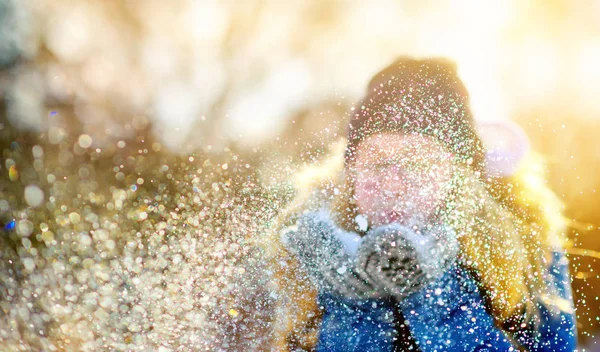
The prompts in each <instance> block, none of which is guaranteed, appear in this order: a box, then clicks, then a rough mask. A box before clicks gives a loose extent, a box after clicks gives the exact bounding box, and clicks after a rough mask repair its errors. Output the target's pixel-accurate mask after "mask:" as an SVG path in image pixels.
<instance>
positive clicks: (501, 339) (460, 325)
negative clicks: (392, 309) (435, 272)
mask: <svg viewBox="0 0 600 352" xmlns="http://www.w3.org/2000/svg"><path fill="white" fill-rule="evenodd" d="M398 305H399V307H400V309H401V310H402V313H403V314H404V317H405V319H406V321H407V322H408V326H409V328H410V331H411V333H412V335H413V337H414V338H415V340H416V341H417V344H418V345H419V348H420V349H421V350H422V351H424V352H428V351H516V348H515V346H514V345H513V343H512V342H511V339H510V338H509V337H508V336H507V335H506V334H505V333H504V332H503V331H502V330H501V329H499V328H498V327H496V326H495V325H494V320H493V319H492V316H491V315H489V314H488V313H487V311H486V309H485V303H484V301H483V299H482V298H481V294H480V292H479V289H478V287H477V284H476V281H475V280H474V279H473V278H472V277H471V276H470V275H469V273H468V272H467V270H466V269H465V268H463V267H462V266H460V265H458V264H455V265H453V266H452V267H451V268H450V269H448V270H447V271H446V272H445V273H444V275H443V276H442V277H441V278H440V279H438V280H436V281H434V282H433V283H431V284H430V285H428V286H427V287H425V288H424V289H422V290H421V291H419V292H417V293H415V294H414V295H411V296H410V297H407V298H405V299H404V300H401V301H399V303H398Z"/></svg>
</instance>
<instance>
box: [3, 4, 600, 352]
mask: <svg viewBox="0 0 600 352" xmlns="http://www.w3.org/2000/svg"><path fill="white" fill-rule="evenodd" d="M398 55H412V56H444V57H449V58H451V59H453V60H455V61H456V63H457V64H458V68H459V72H460V75H461V77H462V78H463V80H464V82H465V83H466V85H467V87H468V89H469V92H470V95H471V104H472V109H473V112H474V114H475V117H476V119H478V120H480V121H492V120H505V119H508V120H512V121H514V122H516V123H517V124H518V125H520V126H521V127H522V128H523V129H524V130H525V132H526V133H527V134H528V136H529V138H530V140H531V143H532V146H533V148H534V150H536V151H538V152H540V153H542V154H543V155H544V157H545V159H546V162H547V170H546V171H547V178H548V182H549V183H550V185H551V187H552V189H553V190H554V191H555V192H556V193H557V194H558V195H559V196H560V198H561V199H562V200H563V201H564V203H565V206H566V216H567V218H568V219H569V222H570V227H569V233H568V236H569V238H570V239H571V241H572V248H570V249H569V253H570V255H569V258H570V260H571V264H572V273H573V275H574V281H573V288H574V294H575V300H576V304H577V316H578V328H579V334H580V340H581V341H582V346H589V347H588V348H589V349H588V350H589V351H593V350H595V349H596V350H600V347H599V346H598V345H596V344H594V341H593V340H594V336H595V335H597V334H598V332H599V329H600V299H599V294H598V292H600V277H599V276H598V271H599V270H600V253H599V252H598V251H600V238H599V237H598V235H599V233H600V228H599V225H600V212H598V211H597V209H598V207H599V206H600V196H599V194H597V192H596V189H597V188H598V187H600V178H599V177H597V176H596V175H597V173H598V172H599V171H600V170H598V168H599V166H598V165H600V163H599V162H600V147H599V146H598V145H597V144H596V140H597V139H598V136H599V135H600V104H599V103H598V96H599V95H600V65H599V64H598V63H599V62H600V1H597V0H593V1H592V0H590V1H569V0H553V1H540V0H532V1H516V0H505V1H495V2H481V1H476V0H463V1H432V0H424V1H408V0H406V1H401V0H395V1H394V0H377V1H374V0H371V1H359V0H344V1H342V0H327V1H317V0H311V1H301V2H287V1H285V2H284V1H280V0H245V1H210V0H171V1H160V0H119V1H88V0H53V1H44V0H0V150H1V152H2V163H1V165H0V225H1V226H2V230H1V231H2V232H1V236H0V247H1V249H2V251H1V255H2V257H1V258H0V262H1V264H0V266H1V267H0V341H2V343H1V344H0V345H2V347H0V349H2V348H6V349H7V350H11V351H14V350H31V349H35V350H38V349H43V350H73V351H75V350H77V351H78V350H98V349H116V350H163V351H169V350H178V349H181V348H183V349H196V350H202V349H206V350H261V349H268V348H267V347H265V346H268V341H269V332H270V329H271V328H272V326H271V321H270V319H271V317H272V316H273V309H274V302H275V300H276V299H277V295H276V293H275V292H274V291H273V290H272V289H271V286H270V275H271V274H272V273H271V272H270V271H269V270H268V268H267V267H266V266H265V264H264V261H263V260H262V259H261V254H260V251H258V250H257V249H256V248H254V247H253V246H252V245H251V242H252V239H253V238H256V237H257V236H261V235H262V234H264V231H265V226H267V225H268V223H269V220H270V219H272V217H273V215H274V214H276V213H277V210H278V209H280V208H281V207H282V206H283V205H284V204H285V202H286V201H287V200H288V199H289V197H290V187H289V184H288V182H287V180H288V179H289V176H290V175H292V174H293V172H294V170H296V169H297V167H298V166H299V165H302V164H303V163H305V162H310V161H312V160H315V159H317V158H319V157H320V156H321V155H323V153H324V152H326V151H327V149H328V148H329V147H330V146H331V143H332V142H333V141H335V140H337V139H339V138H341V137H344V136H345V133H346V121H345V115H344V114H345V113H346V111H347V110H348V108H349V107H350V105H351V104H352V103H354V102H355V101H357V100H358V99H359V98H360V97H361V95H362V94H363V92H364V89H365V87H366V84H367V82H368V80H369V79H370V77H371V76H372V75H373V74H374V73H376V72H377V71H378V70H380V69H381V68H383V67H384V66H386V65H387V64H389V63H390V62H391V61H392V60H393V59H394V58H395V57H397V56H398Z"/></svg>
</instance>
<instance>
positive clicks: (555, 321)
mask: <svg viewBox="0 0 600 352" xmlns="http://www.w3.org/2000/svg"><path fill="white" fill-rule="evenodd" d="M546 283H547V284H548V285H549V286H550V287H553V288H554V290H555V294H556V296H554V297H538V298H537V302H536V303H537V307H538V309H539V319H538V321H537V326H536V324H535V323H529V324H526V323H523V322H521V321H519V320H518V319H517V321H516V322H513V323H512V324H511V325H512V327H513V329H514V330H515V333H514V336H515V339H516V340H517V341H518V342H519V344H521V345H522V346H524V347H526V348H527V349H528V350H529V351H532V352H534V351H536V352H538V351H539V352H546V351H548V352H550V351H565V352H566V351H574V350H575V348H576V347H577V328H576V319H575V311H574V309H575V308H574V305H573V294H572V290H571V279H570V275H569V262H568V260H567V258H566V257H565V255H564V253H563V251H562V250H560V251H556V252H554V253H553V255H552V263H551V265H550V267H549V268H548V272H547V276H546ZM509 329H510V328H509Z"/></svg>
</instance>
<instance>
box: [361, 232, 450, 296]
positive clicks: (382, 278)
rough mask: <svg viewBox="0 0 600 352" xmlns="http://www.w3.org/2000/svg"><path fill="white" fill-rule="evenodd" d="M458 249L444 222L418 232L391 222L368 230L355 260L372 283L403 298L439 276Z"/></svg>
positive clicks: (364, 275) (388, 292)
mask: <svg viewBox="0 0 600 352" xmlns="http://www.w3.org/2000/svg"><path fill="white" fill-rule="evenodd" d="M458 249H459V246H458V241H457V238H456V234H455V232H454V231H453V230H452V229H451V228H449V227H447V226H439V227H433V228H431V229H429V230H427V231H423V232H421V231H415V230H413V229H411V228H409V227H406V226H403V225H400V224H396V223H393V224H389V225H385V226H380V227H376V228H374V229H372V230H370V231H369V232H368V233H367V236H365V237H364V238H363V241H362V244H361V245H360V247H359V248H358V254H357V262H358V266H359V267H360V272H361V275H362V276H363V277H365V278H366V279H367V281H368V282H369V283H370V284H371V285H373V286H374V287H377V288H380V289H383V290H384V291H385V292H386V293H387V294H390V295H393V296H395V297H396V298H397V299H398V300H402V299H403V298H405V297H408V296H410V295H411V294H412V293H414V292H416V291H418V290H420V289H421V288H423V287H424V286H426V285H428V284H429V283H431V282H433V281H434V280H436V279H438V278H439V277H441V276H442V275H443V273H444V272H445V271H446V269H448V268H449V267H450V265H451V264H452V263H453V262H454V261H455V260H456V258H457V256H458Z"/></svg>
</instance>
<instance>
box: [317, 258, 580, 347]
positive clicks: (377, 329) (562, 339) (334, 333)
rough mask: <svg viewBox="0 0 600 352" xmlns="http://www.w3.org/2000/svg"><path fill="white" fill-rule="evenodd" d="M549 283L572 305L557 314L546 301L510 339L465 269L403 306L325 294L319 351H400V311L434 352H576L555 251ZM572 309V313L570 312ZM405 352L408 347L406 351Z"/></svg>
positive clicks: (567, 291)
mask: <svg viewBox="0 0 600 352" xmlns="http://www.w3.org/2000/svg"><path fill="white" fill-rule="evenodd" d="M549 270H550V275H549V276H548V278H549V279H548V280H547V283H548V285H554V286H555V287H556V289H557V292H558V294H559V295H560V297H561V298H562V299H564V302H567V303H568V306H569V307H563V310H561V311H560V313H559V312H557V311H553V310H552V311H551V310H550V309H549V306H548V305H547V304H546V303H545V302H544V301H543V300H542V299H541V298H540V299H538V302H537V304H538V306H539V308H540V313H541V314H540V315H541V323H540V324H538V327H537V328H534V327H531V326H525V327H523V328H521V329H519V330H518V331H517V332H515V333H511V334H510V336H509V335H508V334H507V333H505V332H504V331H503V330H501V329H499V328H498V327H497V326H496V325H495V324H494V322H493V318H492V316H491V315H490V314H489V313H488V312H487V311H486V307H485V303H484V301H483V299H482V296H481V293H480V291H479V289H478V286H477V284H476V281H475V279H474V278H473V277H472V276H471V275H470V274H469V273H468V272H467V270H465V269H464V268H463V267H461V266H460V265H454V266H452V267H451V268H450V269H449V270H448V271H446V273H445V274H444V276H442V277H441V278H440V279H438V280H437V281H435V282H433V283H432V284H430V285H429V286H427V287H425V288H424V289H422V290H421V291H419V292H416V293H415V294H413V295H412V296H410V297H408V298H407V299H405V300H403V301H402V302H400V303H395V302H393V301H383V300H354V299H348V298H344V297H341V296H335V295H333V294H331V293H326V292H321V293H320V294H319V305H320V306H321V307H322V309H323V312H324V313H323V318H322V323H321V327H320V332H319V342H318V346H317V351H361V352H368V351H394V350H395V348H396V347H395V344H397V342H395V339H396V338H397V331H398V330H397V329H396V328H395V325H394V324H395V319H394V317H395V316H397V314H395V311H398V310H399V311H401V312H402V314H403V316H404V320H405V322H404V324H406V325H407V326H408V330H409V331H410V335H411V336H412V339H413V340H414V342H416V345H417V346H418V349H420V350H421V351H424V352H428V351H518V350H522V349H525V350H528V351H574V350H575V348H576V344H577V333H576V328H575V316H574V312H573V297H572V292H571V283H570V276H569V268H568V261H567V259H566V258H565V256H564V254H563V253H561V252H555V253H554V255H553V263H552V264H551V266H550V267H549ZM565 308H566V309H565ZM403 350H404V349H403Z"/></svg>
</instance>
